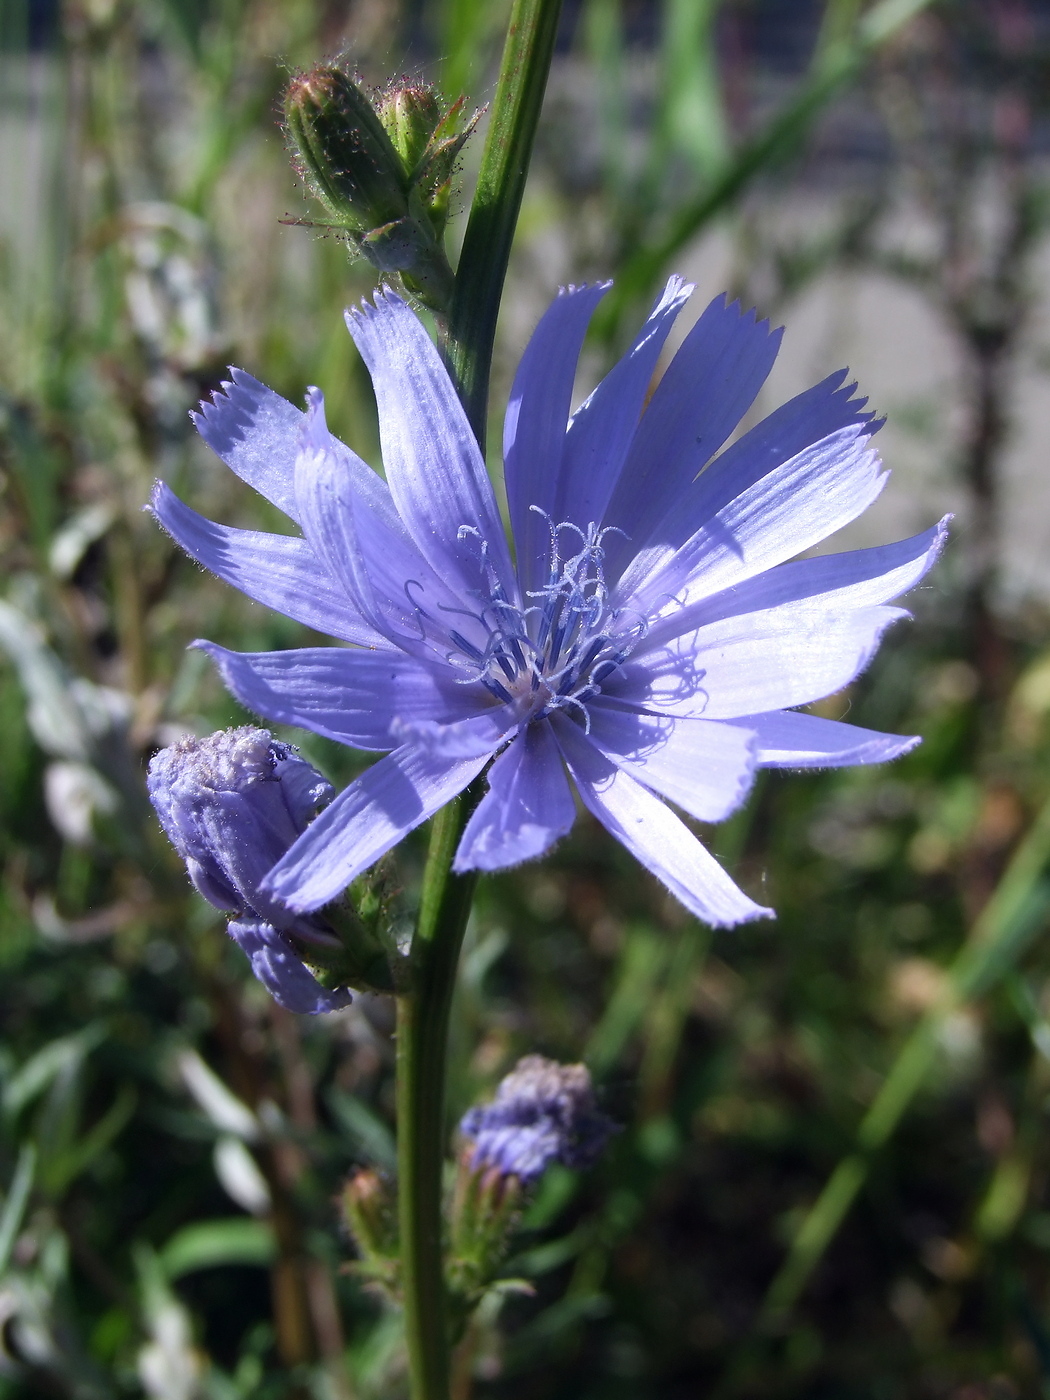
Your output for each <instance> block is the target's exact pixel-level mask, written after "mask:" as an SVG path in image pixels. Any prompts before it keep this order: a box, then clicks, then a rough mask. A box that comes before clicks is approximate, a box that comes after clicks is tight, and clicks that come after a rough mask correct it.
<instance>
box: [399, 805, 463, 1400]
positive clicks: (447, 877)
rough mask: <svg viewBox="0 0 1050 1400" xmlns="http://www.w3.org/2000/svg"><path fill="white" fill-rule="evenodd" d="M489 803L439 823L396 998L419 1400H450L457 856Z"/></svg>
mask: <svg viewBox="0 0 1050 1400" xmlns="http://www.w3.org/2000/svg"><path fill="white" fill-rule="evenodd" d="M479 796H480V791H479V789H478V785H477V784H476V783H475V784H474V786H473V787H471V788H468V789H467V791H466V792H465V793H464V794H462V795H461V796H460V797H458V798H456V799H455V801H453V802H450V803H449V804H448V806H447V807H444V808H442V810H441V811H440V812H439V813H438V814H437V816H436V817H435V818H434V822H433V827H432V829H431V835H430V850H429V852H428V855H427V864H426V870H425V872H424V875H423V895H422V901H421V903H420V909H419V920H418V923H417V925H416V931H415V936H414V938H413V940H412V958H411V964H412V972H411V978H412V981H411V986H410V987H409V988H408V989H407V991H405V992H404V993H403V994H402V995H400V996H399V997H398V999H397V1164H398V1210H399V1213H400V1223H401V1284H402V1290H403V1294H404V1302H405V1340H406V1345H407V1347H408V1364H409V1374H410V1379H411V1394H412V1400H448V1393H449V1389H448V1386H449V1338H448V1308H447V1306H446V1300H445V1269H444V1247H443V1238H442V1233H443V1232H442V1212H441V1178H442V1169H443V1167H444V1161H445V1060H446V1054H447V1042H448V1018H449V1011H450V1009H451V1005H452V994H453V992H454V991H455V986H456V968H457V966H458V963H459V950H460V947H461V946H462V943H463V934H464V932H465V930H466V927H467V919H468V918H469V916H470V906H471V901H472V899H473V897H474V887H475V885H476V883H477V875H476V873H475V872H471V873H469V874H467V875H454V874H453V873H452V857H453V855H454V854H455V850H456V846H457V845H458V844H459V838H460V836H461V835H462V833H463V828H464V827H465V826H466V823H467V819H468V818H469V816H470V813H471V811H472V809H473V807H474V805H475V803H476V801H477V798H478V797H479Z"/></svg>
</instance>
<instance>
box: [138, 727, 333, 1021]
mask: <svg viewBox="0 0 1050 1400" xmlns="http://www.w3.org/2000/svg"><path fill="white" fill-rule="evenodd" d="M146 786H147V788H148V790H149V796H150V801H151V802H152V803H153V806H154V808H155V809H156V812H157V816H158V817H159V818H160V824H161V826H162V827H163V828H164V831H165V833H166V834H167V836H168V839H169V840H170V841H171V843H172V845H173V846H174V847H175V849H176V851H178V853H179V855H180V856H181V857H182V859H183V860H184V861H185V862H186V871H187V874H188V875H189V877H190V879H191V880H192V882H193V884H194V886H195V887H196V889H197V891H198V892H199V893H200V894H202V895H203V896H204V898H205V899H206V900H207V901H208V902H209V903H210V904H213V905H214V906H215V907H216V909H222V910H223V911H224V912H226V913H230V914H235V915H236V916H237V917H236V918H235V919H233V920H232V921H231V922H230V924H229V926H228V929H229V934H230V937H231V938H233V939H234V941H235V942H236V943H237V944H238V945H239V947H240V948H241V950H242V951H243V952H244V953H245V954H246V955H247V957H248V960H249V962H250V963H251V965H252V971H253V972H254V974H255V976H256V977H257V978H258V979H259V981H260V982H262V984H263V986H264V987H265V988H266V989H267V991H268V992H269V993H270V995H271V996H272V997H273V998H274V1000H275V1001H277V1002H279V1003H280V1004H281V1005H282V1006H284V1007H287V1008H288V1010H289V1011H298V1012H302V1013H316V1012H321V1011H334V1010H336V1009H337V1008H338V1007H340V1006H346V1005H347V1004H348V1003H349V1001H350V993H349V992H348V991H346V990H345V988H338V989H336V990H334V991H326V990H325V989H324V988H323V987H322V986H321V985H320V983H319V982H318V981H317V979H316V977H314V975H313V973H312V972H311V971H310V969H309V968H308V967H307V966H306V964H305V963H304V961H303V959H302V957H300V955H299V953H298V952H297V951H296V947H295V942H298V943H299V945H300V947H302V948H309V947H310V946H311V945H312V946H314V947H315V948H320V947H324V948H338V946H339V944H338V940H337V939H336V937H335V935H334V934H333V933H332V931H331V930H330V929H328V928H327V927H326V925H325V923H324V921H323V919H321V918H320V917H318V916H316V915H303V914H293V913H292V912H290V911H289V910H288V909H287V908H286V907H285V906H284V905H283V904H281V903H280V902H278V901H277V900H275V899H274V898H273V897H272V895H269V894H267V893H266V891H265V890H264V889H263V888H262V879H263V876H264V875H265V874H266V872H267V871H268V870H269V869H270V867H271V866H272V865H273V864H274V862H275V861H277V860H279V859H280V858H281V856H283V855H284V854H285V852H286V851H287V850H288V848H289V847H290V846H292V845H293V844H294V843H295V841H296V840H297V839H298V838H299V837H300V836H301V835H302V833H303V832H304V831H305V830H306V828H307V826H308V824H309V823H310V822H311V821H312V820H313V818H314V817H315V816H316V815H317V813H318V812H319V811H320V810H321V808H322V807H324V806H326V805H327V804H328V803H329V802H330V801H331V800H332V796H333V790H332V786H331V784H330V783H329V782H328V780H327V779H326V778H323V777H322V776H321V774H320V773H318V771H317V769H316V768H314V767H313V766H312V765H311V764H309V763H307V762H306V760H305V759H302V758H300V757H299V756H298V754H296V752H295V750H294V749H293V748H291V747H290V746H289V745H288V744H282V743H280V742H278V741H277V740H275V739H274V738H273V736H272V735H271V734H270V733H269V732H268V731H267V730H265V729H253V728H252V727H251V726H250V725H245V726H243V727H242V728H240V729H228V730H220V731H219V732H218V733H216V734H209V735H208V737H207V738H205V739H197V738H193V737H190V738H186V739H180V740H179V741H178V743H175V744H171V745H169V747H168V748H166V749H161V750H160V752H159V753H157V754H155V755H154V756H153V758H152V760H151V761H150V765H149V773H148V776H147V778H146Z"/></svg>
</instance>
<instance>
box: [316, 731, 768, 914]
mask: <svg viewBox="0 0 1050 1400" xmlns="http://www.w3.org/2000/svg"><path fill="white" fill-rule="evenodd" d="M551 725H552V727H553V728H554V731H555V735H556V737H557V740H558V746H559V747H560V749H561V751H562V754H563V755H564V757H565V761H566V763H567V764H568V765H569V771H570V773H571V774H572V776H573V779H574V781H575V783H576V787H577V789H578V791H579V794H580V796H581V797H582V798H583V801H584V803H585V805H586V806H587V807H588V808H589V809H590V811H591V812H593V813H594V815H595V816H596V817H597V818H598V820H599V821H600V822H601V824H602V825H603V826H604V827H605V828H606V830H607V831H608V832H610V834H611V835H613V836H615V837H616V839H617V840H618V841H620V842H622V843H623V845H625V846H626V847H627V849H628V850H629V851H630V852H631V853H632V855H634V856H635V857H636V858H637V859H638V860H640V861H641V863H642V864H643V865H644V866H645V867H646V868H647V869H648V870H651V871H652V873H653V874H654V875H655V876H656V878H657V879H658V880H660V881H662V883H663V884H665V885H666V886H667V888H668V889H669V890H670V891H671V893H672V894H673V895H674V896H675V898H676V899H678V900H680V901H681V902H682V904H684V905H685V907H686V908H687V909H688V910H689V911H690V913H692V914H695V915H696V917H697V918H698V919H703V920H704V922H705V923H708V924H714V925H715V926H716V927H718V928H724V927H726V926H728V925H732V924H742V923H745V922H747V921H748V920H750V919H761V918H771V917H772V916H773V911H772V910H771V909H765V908H763V907H762V906H761V905H759V904H756V903H755V902H754V901H753V900H751V899H749V898H748V897H747V895H746V894H744V892H743V891H742V890H739V889H737V887H736V885H735V884H734V883H733V881H732V880H731V879H730V878H729V876H728V875H727V874H726V872H725V871H724V870H723V869H722V867H721V866H720V865H719V864H718V862H717V861H716V860H715V858H714V856H712V855H711V854H710V852H708V851H707V850H705V849H704V847H703V846H702V845H701V844H700V842H699V841H698V840H697V839H696V837H695V836H694V835H693V834H692V832H691V831H689V829H688V828H687V827H686V826H685V824H684V823H683V822H682V821H680V820H679V818H678V817H676V816H675V814H674V813H673V812H672V811H671V809H670V808H669V807H667V806H665V804H664V803H663V802H661V801H660V799H659V798H658V797H654V796H653V794H652V793H651V792H649V791H648V790H647V789H646V788H644V787H643V786H642V784H641V783H636V782H635V780H634V779H633V778H632V777H630V776H629V775H628V774H627V773H625V772H624V771H623V770H622V769H618V768H617V767H616V766H615V765H614V764H613V763H611V762H610V761H609V760H608V759H607V758H606V757H605V756H604V755H603V754H601V753H599V752H598V749H597V748H596V747H595V746H594V744H592V743H591V741H590V739H588V738H587V737H586V735H585V734H583V732H582V731H581V730H580V729H579V728H578V727H577V726H576V725H575V724H573V723H572V721H571V720H568V719H566V718H565V717H564V716H563V715H557V714H556V715H554V716H553V717H552V719H551ZM319 820H323V818H319Z"/></svg>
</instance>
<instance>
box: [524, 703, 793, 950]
mask: <svg viewBox="0 0 1050 1400" xmlns="http://www.w3.org/2000/svg"><path fill="white" fill-rule="evenodd" d="M551 724H552V727H553V728H554V731H555V735H556V737H557V740H558V745H559V747H560V748H561V751H562V753H563V755H564V757H565V761H566V763H567V764H568V765H569V771H570V773H571V774H572V776H573V780H574V781H575V783H576V787H577V790H578V791H579V794H580V796H581V797H582V798H583V801H584V804H585V805H586V806H587V807H588V808H589V809H590V811H591V812H593V813H594V815H595V816H596V817H597V818H598V820H599V821H600V822H601V824H602V825H603V826H604V827H605V829H606V830H607V831H608V832H609V833H610V834H611V835H612V836H615V837H616V839H617V840H618V841H620V842H622V844H623V845H624V846H626V847H627V849H628V850H629V851H630V852H631V853H632V855H634V856H635V857H636V859H638V860H639V861H641V863H642V864H643V865H644V866H645V867H646V868H647V869H648V870H651V871H652V873H653V874H654V875H655V876H656V878H657V879H658V880H660V881H661V882H662V883H663V884H664V885H666V886H667V888H668V889H669V890H670V891H671V893H672V894H673V895H674V896H675V898H676V899H678V900H680V901H681V903H682V904H684V905H685V907H686V908H687V909H688V910H689V911H690V913H692V914H695V915H696V917H697V918H698V919H703V920H704V922H705V923H708V924H713V925H715V927H717V928H725V927H728V926H730V925H733V924H742V923H746V922H747V921H749V920H751V919H762V918H772V916H773V911H772V910H771V909H764V908H763V907H762V906H761V905H759V904H756V903H755V902H754V900H751V899H748V897H747V895H746V894H744V892H743V891H742V890H739V889H737V887H736V885H735V884H734V883H733V881H732V880H731V879H730V878H729V876H728V875H727V874H726V873H725V871H724V870H723V869H722V867H721V866H720V865H719V864H718V862H717V861H716V860H715V858H714V856H712V855H711V854H710V853H709V852H708V851H706V850H705V849H704V847H703V846H701V844H700V842H699V841H698V840H697V839H696V837H695V836H694V835H693V834H692V832H690V831H689V829H688V828H687V827H686V826H685V825H684V823H683V822H682V821H680V820H679V818H678V817H676V816H675V814H674V813H673V812H672V811H671V809H670V808H669V807H667V806H665V804H664V803H663V802H661V801H660V799H659V798H658V797H654V796H653V795H652V793H650V792H648V791H647V790H646V789H645V788H644V787H643V786H642V785H641V783H636V782H635V781H634V779H633V778H631V777H629V776H628V774H627V773H625V772H623V770H622V769H618V768H616V766H615V765H614V764H612V763H611V762H610V761H609V760H608V759H607V758H606V757H605V756H604V755H603V754H601V753H599V752H598V749H597V748H596V747H595V746H594V744H592V743H591V741H590V739H588V738H587V737H586V735H585V734H584V733H583V732H582V730H580V729H579V728H578V727H577V726H576V725H575V724H573V722H572V721H571V720H568V719H566V718H565V717H564V716H563V715H557V714H556V715H554V716H553V717H552V719H551Z"/></svg>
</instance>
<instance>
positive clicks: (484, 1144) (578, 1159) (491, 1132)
mask: <svg viewBox="0 0 1050 1400" xmlns="http://www.w3.org/2000/svg"><path fill="white" fill-rule="evenodd" d="M459 1126H460V1131H461V1132H462V1134H463V1136H464V1137H466V1138H468V1139H470V1140H471V1141H472V1142H473V1149H472V1152H471V1157H470V1163H471V1166H472V1168H473V1169H474V1170H475V1171H477V1170H480V1169H482V1168H484V1167H489V1168H493V1169H495V1170H496V1171H498V1172H500V1173H502V1174H503V1175H504V1176H516V1177H518V1178H519V1179H520V1180H521V1181H522V1182H531V1181H535V1180H536V1179H537V1178H538V1177H540V1176H542V1175H543V1173H544V1172H545V1171H546V1170H547V1168H548V1167H549V1166H550V1165H551V1164H552V1163H553V1162H561V1163H562V1165H563V1166H566V1167H573V1168H577V1169H582V1168H585V1167H589V1166H591V1165H592V1164H593V1163H594V1162H595V1161H597V1159H598V1157H599V1155H600V1154H601V1151H602V1149H603V1148H604V1147H605V1144H606V1142H607V1141H608V1140H609V1137H610V1136H611V1134H612V1133H614V1132H615V1131H616V1127H615V1125H614V1124H613V1122H612V1120H611V1119H609V1118H607V1117H606V1115H605V1114H604V1113H602V1112H601V1110H600V1109H599V1108H598V1105H597V1102H596V1100H595V1097H594V1088H593V1086H592V1084H591V1076H590V1074H589V1072H588V1070H587V1068H586V1066H585V1065H560V1064H558V1063H557V1061H555V1060H547V1059H544V1057H543V1056H542V1055H526V1056H525V1058H524V1059H522V1060H519V1061H518V1063H517V1064H516V1065H515V1067H514V1069H513V1070H512V1071H511V1073H510V1074H508V1075H507V1076H506V1077H505V1078H504V1079H503V1080H501V1082H500V1085H499V1088H498V1089H497V1090H496V1097H495V1099H494V1100H493V1101H492V1103H490V1104H486V1105H485V1106H484V1107H479V1108H472V1109H471V1110H470V1112H469V1113H467V1114H466V1115H465V1116H464V1118H463V1120H462V1121H461V1123H460V1125H459Z"/></svg>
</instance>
